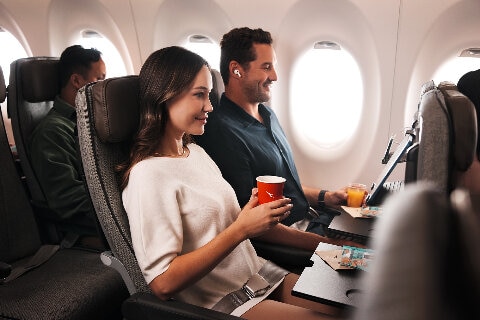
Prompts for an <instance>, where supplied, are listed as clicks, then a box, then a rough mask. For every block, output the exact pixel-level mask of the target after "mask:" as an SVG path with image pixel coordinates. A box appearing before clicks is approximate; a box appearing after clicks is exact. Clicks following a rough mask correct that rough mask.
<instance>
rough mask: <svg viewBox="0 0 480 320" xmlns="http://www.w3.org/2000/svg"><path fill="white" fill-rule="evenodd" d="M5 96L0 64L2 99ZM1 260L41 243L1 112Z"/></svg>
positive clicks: (32, 249) (17, 256)
mask: <svg viewBox="0 0 480 320" xmlns="http://www.w3.org/2000/svg"><path fill="white" fill-rule="evenodd" d="M5 97H6V88H5V82H4V78H3V71H2V69H1V68H0V102H3V101H4V100H5ZM0 163H1V164H2V165H1V166H0V261H2V262H6V263H13V262H15V261H17V260H19V259H21V258H24V257H26V256H29V255H31V254H33V253H35V251H36V250H37V249H38V248H39V247H40V245H41V243H40V236H39V232H38V229H37V225H36V222H35V218H34V215H33V211H32V209H31V207H30V204H29V201H28V198H27V196H26V194H25V190H24V187H23V184H22V182H21V180H20V177H19V176H18V174H17V168H16V166H15V162H14V159H13V155H12V152H11V150H10V146H9V143H8V139H7V134H6V131H5V126H4V123H3V116H2V114H1V113H0Z"/></svg>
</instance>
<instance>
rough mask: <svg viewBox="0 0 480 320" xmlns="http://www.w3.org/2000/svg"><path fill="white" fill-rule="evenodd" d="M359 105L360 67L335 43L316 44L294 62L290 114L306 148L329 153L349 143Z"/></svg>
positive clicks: (360, 111) (360, 106)
mask: <svg viewBox="0 0 480 320" xmlns="http://www.w3.org/2000/svg"><path fill="white" fill-rule="evenodd" d="M362 106H363V81H362V77H361V73H360V69H359V66H358V64H357V62H356V61H355V59H354V58H353V57H352V55H351V54H350V53H349V52H347V51H346V50H345V49H343V48H341V47H340V46H339V45H338V44H336V43H334V42H331V41H321V42H317V43H315V45H314V48H313V49H310V50H308V51H307V52H306V53H304V54H303V56H301V57H300V58H299V59H298V60H297V62H296V64H295V65H294V67H293V70H292V78H291V108H290V113H291V119H292V124H293V127H294V130H295V132H296V133H297V134H298V135H299V136H300V137H302V140H304V141H305V140H306V141H308V142H310V143H309V144H308V145H309V146H312V145H313V146H316V147H318V148H320V149H324V150H325V149H330V150H331V149H334V148H336V147H338V146H340V145H341V144H343V143H344V142H346V141H348V139H350V138H351V137H352V135H353V134H354V132H355V130H356V129H357V127H358V125H359V122H360V117H361V114H362ZM300 145H303V144H300ZM305 147H306V148H308V146H305ZM309 151H310V152H311V150H309Z"/></svg>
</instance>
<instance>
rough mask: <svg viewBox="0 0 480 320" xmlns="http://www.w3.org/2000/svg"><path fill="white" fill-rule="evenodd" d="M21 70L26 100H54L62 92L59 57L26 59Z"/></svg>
mask: <svg viewBox="0 0 480 320" xmlns="http://www.w3.org/2000/svg"><path fill="white" fill-rule="evenodd" d="M20 72H21V76H20V79H22V88H23V98H24V99H25V100H26V101H28V102H31V103H35V102H43V101H52V100H54V99H55V96H56V95H57V94H58V93H59V92H60V83H59V76H58V60H57V59H46V60H43V59H42V58H41V57H39V59H34V58H30V59H26V60H25V61H24V62H23V63H22V64H21V69H20Z"/></svg>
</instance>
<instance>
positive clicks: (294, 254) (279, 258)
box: [210, 69, 314, 274]
mask: <svg viewBox="0 0 480 320" xmlns="http://www.w3.org/2000/svg"><path fill="white" fill-rule="evenodd" d="M211 73H212V81H213V88H212V91H211V92H210V102H211V103H212V106H213V112H215V108H217V107H218V106H219V104H220V99H221V97H222V94H223V93H224V92H225V84H224V83H223V79H222V75H221V74H220V72H219V71H218V70H215V69H212V70H211ZM312 210H314V209H313V208H312ZM250 241H251V242H252V245H253V246H254V247H255V250H256V252H257V254H258V255H259V256H261V257H263V258H265V259H267V260H271V261H273V262H275V263H277V264H278V265H281V266H282V267H284V268H285V269H287V270H290V271H292V272H295V273H298V274H300V273H301V272H302V270H303V268H305V267H310V266H312V264H313V262H312V261H311V260H310V258H311V256H312V252H310V251H308V250H300V249H293V248H290V247H285V246H279V245H276V244H272V243H268V242H265V241H261V240H257V239H252V240H250Z"/></svg>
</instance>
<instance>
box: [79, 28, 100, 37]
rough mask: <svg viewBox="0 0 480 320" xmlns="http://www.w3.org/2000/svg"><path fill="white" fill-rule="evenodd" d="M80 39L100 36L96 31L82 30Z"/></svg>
mask: <svg viewBox="0 0 480 320" xmlns="http://www.w3.org/2000/svg"><path fill="white" fill-rule="evenodd" d="M82 37H83V38H102V36H101V35H100V34H99V33H98V32H97V31H93V30H83V31H82Z"/></svg>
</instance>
